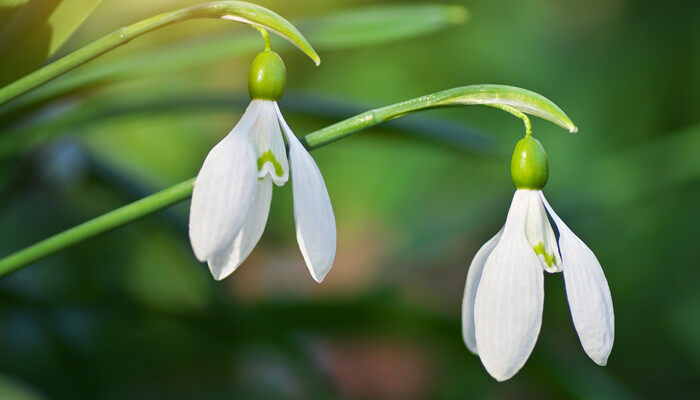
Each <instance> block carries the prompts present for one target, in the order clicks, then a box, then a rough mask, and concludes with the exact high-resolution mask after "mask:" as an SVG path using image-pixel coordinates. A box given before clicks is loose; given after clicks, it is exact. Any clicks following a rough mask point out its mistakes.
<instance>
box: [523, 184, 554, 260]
mask: <svg viewBox="0 0 700 400" xmlns="http://www.w3.org/2000/svg"><path fill="white" fill-rule="evenodd" d="M527 192H528V194H529V196H530V205H529V206H528V209H527V220H526V221H525V234H526V236H527V239H528V240H529V241H530V245H531V246H532V248H533V250H534V251H535V252H536V253H537V256H538V258H539V259H540V264H541V265H542V269H544V270H545V271H547V272H551V273H553V272H561V257H560V256H559V248H558V247H557V238H556V236H554V230H553V229H552V224H550V223H549V219H548V218H547V212H546V211H545V210H544V205H543V204H542V200H541V199H540V193H541V191H539V190H528V191H527ZM545 254H546V255H545ZM547 260H549V264H548V263H547Z"/></svg>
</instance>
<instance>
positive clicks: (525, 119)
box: [489, 104, 532, 137]
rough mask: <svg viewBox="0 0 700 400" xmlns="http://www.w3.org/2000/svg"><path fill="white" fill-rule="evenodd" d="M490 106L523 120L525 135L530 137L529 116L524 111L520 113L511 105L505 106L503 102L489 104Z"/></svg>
mask: <svg viewBox="0 0 700 400" xmlns="http://www.w3.org/2000/svg"><path fill="white" fill-rule="evenodd" d="M489 106H490V107H493V108H498V109H499V110H503V111H505V112H507V113H510V114H513V115H515V116H516V117H518V118H520V119H522V120H523V124H525V137H530V136H532V125H531V124H530V118H528V117H527V115H525V113H522V112H520V111H518V110H516V109H515V108H513V107H511V106H507V105H505V104H489Z"/></svg>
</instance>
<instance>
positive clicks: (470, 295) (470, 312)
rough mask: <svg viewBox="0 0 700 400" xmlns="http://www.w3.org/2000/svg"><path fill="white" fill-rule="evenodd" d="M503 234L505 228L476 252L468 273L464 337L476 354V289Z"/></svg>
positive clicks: (463, 308)
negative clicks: (485, 266) (487, 262)
mask: <svg viewBox="0 0 700 400" xmlns="http://www.w3.org/2000/svg"><path fill="white" fill-rule="evenodd" d="M502 234H503V229H501V230H500V231H498V233H497V234H496V235H495V236H494V237H492V238H491V239H490V240H489V241H488V242H486V243H484V245H483V246H481V248H480V249H479V251H477V252H476V255H475V256H474V259H473V260H472V263H471V265H469V272H468V273H467V283H466V284H465V285H464V297H463V298H462V337H463V338H464V343H465V344H466V345H467V348H468V349H469V351H471V352H472V353H474V354H479V353H478V351H477V348H476V333H475V331H474V299H475V298H476V289H477V287H478V286H479V281H481V273H482V271H483V270H484V264H486V259H487V258H488V257H489V255H490V254H491V252H492V251H493V249H494V248H495V247H496V245H497V244H498V241H499V240H500V239H501V235H502Z"/></svg>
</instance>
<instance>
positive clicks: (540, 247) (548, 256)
mask: <svg viewBox="0 0 700 400" xmlns="http://www.w3.org/2000/svg"><path fill="white" fill-rule="evenodd" d="M532 249H533V250H535V254H537V255H540V256H543V257H544V262H546V263H547V266H548V267H549V268H552V264H554V265H557V259H556V258H555V257H554V253H547V251H546V250H545V249H544V243H542V242H539V243H537V246H535V247H533V248H532Z"/></svg>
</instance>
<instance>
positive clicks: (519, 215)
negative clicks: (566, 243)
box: [474, 190, 544, 381]
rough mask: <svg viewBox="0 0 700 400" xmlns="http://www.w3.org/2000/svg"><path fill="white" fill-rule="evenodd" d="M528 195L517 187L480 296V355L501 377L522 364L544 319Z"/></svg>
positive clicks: (477, 320)
mask: <svg viewBox="0 0 700 400" xmlns="http://www.w3.org/2000/svg"><path fill="white" fill-rule="evenodd" d="M528 200H529V195H528V193H526V191H523V190H517V191H516V192H515V196H513V202H512V204H511V206H510V211H509V212H508V218H507V219H506V224H505V227H504V228H503V236H501V240H499V242H498V244H497V245H496V247H495V248H494V250H493V251H492V252H491V255H490V256H489V257H488V259H487V260H486V264H485V265H484V271H483V273H482V275H481V282H480V283H479V287H478V289H477V291H476V299H475V302H474V323H475V325H476V344H477V348H478V350H479V357H480V358H481V362H482V363H483V364H484V367H486V370H487V371H488V372H489V374H491V376H493V377H494V378H496V379H497V380H499V381H503V380H506V379H508V378H510V377H512V376H513V375H515V373H516V372H518V370H520V368H522V366H523V365H524V364H525V361H527V359H528V357H529V356H530V353H531V352H532V349H533V348H534V347H535V342H536V341H537V336H538V335H539V333H540V326H541V325H542V306H543V302H544V286H543V284H544V276H543V272H542V267H541V266H540V261H539V259H538V258H537V255H535V253H534V252H533V251H532V247H531V246H530V243H529V242H528V240H527V238H526V237H525V218H526V213H527V207H528V203H529V201H528Z"/></svg>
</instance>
